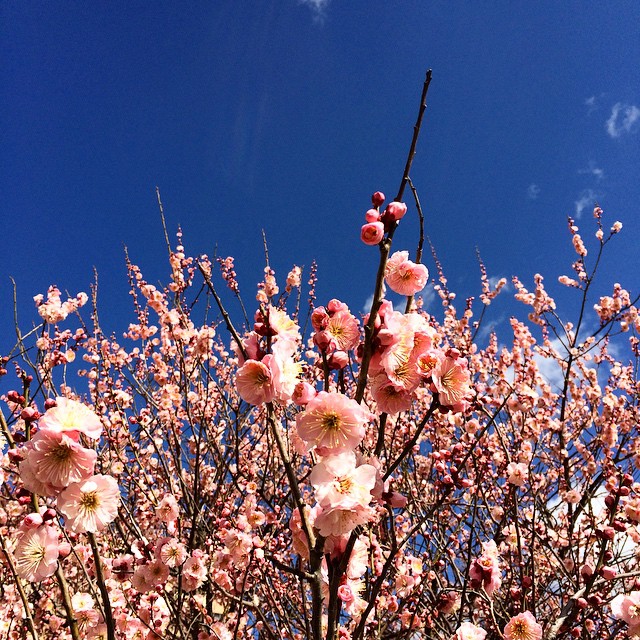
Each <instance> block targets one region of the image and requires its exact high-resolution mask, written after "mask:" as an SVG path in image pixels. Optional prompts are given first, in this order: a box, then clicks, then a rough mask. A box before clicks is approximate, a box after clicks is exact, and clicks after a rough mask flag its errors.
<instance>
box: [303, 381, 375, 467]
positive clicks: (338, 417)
mask: <svg viewBox="0 0 640 640" xmlns="http://www.w3.org/2000/svg"><path fill="white" fill-rule="evenodd" d="M370 419H371V414H370V413H369V412H368V411H366V410H365V409H364V408H363V407H361V406H360V405H359V404H358V403H357V402H356V401H355V400H351V399H350V398H347V396H345V395H342V394H341V393H329V392H326V391H320V393H318V395H317V396H316V397H315V398H313V400H311V401H310V402H309V403H308V404H307V406H306V408H305V411H303V412H301V413H299V414H298V415H297V416H296V426H297V429H298V435H299V436H300V438H302V439H303V440H304V441H305V442H306V443H307V445H308V447H309V448H312V447H314V446H315V447H317V449H318V453H319V454H320V455H327V454H331V453H339V452H340V451H342V450H343V449H354V448H355V447H356V446H357V445H358V444H359V443H360V441H361V440H362V438H363V437H364V434H365V424H366V423H367V422H368V421H369V420H370Z"/></svg>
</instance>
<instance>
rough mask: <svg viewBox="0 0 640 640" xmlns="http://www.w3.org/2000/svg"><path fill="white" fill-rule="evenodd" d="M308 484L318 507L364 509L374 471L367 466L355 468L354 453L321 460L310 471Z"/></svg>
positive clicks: (374, 481) (373, 478)
mask: <svg viewBox="0 0 640 640" xmlns="http://www.w3.org/2000/svg"><path fill="white" fill-rule="evenodd" d="M309 482H310V483H311V485H312V486H313V487H314V489H315V495H316V500H317V501H318V503H319V504H320V506H321V507H323V508H324V507H329V508H335V507H341V508H347V509H349V508H352V507H357V506H364V507H366V506H367V505H368V504H369V503H370V502H371V499H372V496H371V490H372V489H373V487H374V486H375V484H376V469H375V467H373V466H371V465H369V464H362V465H360V466H359V467H356V455H355V453H354V452H353V451H343V452H342V453H339V454H337V455H332V456H327V457H326V458H323V459H322V461H321V462H319V463H318V464H317V465H316V466H315V467H313V469H312V471H311V475H310V476H309Z"/></svg>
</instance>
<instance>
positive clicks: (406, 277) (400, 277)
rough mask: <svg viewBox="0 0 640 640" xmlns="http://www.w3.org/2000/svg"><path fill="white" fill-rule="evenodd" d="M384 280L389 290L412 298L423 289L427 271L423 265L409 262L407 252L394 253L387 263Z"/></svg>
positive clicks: (427, 276)
mask: <svg viewBox="0 0 640 640" xmlns="http://www.w3.org/2000/svg"><path fill="white" fill-rule="evenodd" d="M384 279H385V282H386V283H387V285H389V288H390V289H391V290H392V291H395V292H396V293H399V294H400V295H403V296H412V295H413V294H415V293H418V291H421V290H422V289H424V287H425V285H426V284H427V280H428V279H429V271H428V270H427V267H425V266H424V265H423V264H416V263H415V262H412V261H411V260H409V252H408V251H396V252H395V253H394V254H393V255H392V256H391V257H390V258H389V260H388V261H387V264H386V267H385V270H384Z"/></svg>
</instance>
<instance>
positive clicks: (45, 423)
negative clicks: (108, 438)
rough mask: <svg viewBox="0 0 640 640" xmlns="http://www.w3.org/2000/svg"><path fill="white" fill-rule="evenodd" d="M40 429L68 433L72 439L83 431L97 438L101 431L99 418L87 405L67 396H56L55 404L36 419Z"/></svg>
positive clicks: (86, 434)
mask: <svg viewBox="0 0 640 640" xmlns="http://www.w3.org/2000/svg"><path fill="white" fill-rule="evenodd" d="M38 427H39V428H40V429H47V430H48V431H55V432H64V433H68V435H69V437H71V438H73V439H74V440H77V439H78V434H80V433H83V434H84V435H85V436H87V437H88V438H92V439H94V440H97V439H99V438H100V434H101V433H102V423H101V422H100V418H99V417H98V416H97V415H96V414H95V413H94V412H93V411H91V409H89V407H87V406H85V405H84V404H82V402H78V401H77V400H70V399H69V398H64V397H60V396H59V397H57V398H56V406H55V407H51V408H50V409H47V411H45V413H44V414H43V415H42V416H41V418H40V419H39V420H38Z"/></svg>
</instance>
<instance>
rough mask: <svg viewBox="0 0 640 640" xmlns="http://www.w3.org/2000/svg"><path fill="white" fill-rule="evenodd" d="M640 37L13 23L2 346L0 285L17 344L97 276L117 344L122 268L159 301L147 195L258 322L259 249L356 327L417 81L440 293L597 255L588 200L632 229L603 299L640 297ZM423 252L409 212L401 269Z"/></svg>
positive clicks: (4, 143)
mask: <svg viewBox="0 0 640 640" xmlns="http://www.w3.org/2000/svg"><path fill="white" fill-rule="evenodd" d="M638 24H640V3H638V2H635V1H634V2H611V3H602V2H568V1H567V2H547V1H539V2H491V3H490V2H427V1H425V0H420V1H396V2H389V1H388V0H385V1H378V0H371V1H368V2H364V1H359V0H328V1H322V0H315V1H311V0H309V1H306V2H302V1H299V0H264V1H248V0H217V1H215V2H190V3H178V2H153V3H151V2H126V3H125V2H118V1H114V2H109V3H85V2H65V3H50V2H36V1H34V2H28V3H25V2H22V1H20V2H18V1H13V0H5V1H4V2H3V3H2V4H1V5H0V60H2V62H1V63H0V117H1V121H0V122H1V130H2V138H1V148H0V194H1V198H0V212H1V213H0V233H1V235H2V238H3V240H4V258H5V259H4V260H3V261H2V264H1V266H0V330H2V332H3V333H4V334H5V336H6V333H7V331H10V330H11V326H12V309H11V304H12V303H11V295H12V294H11V283H10V280H9V276H13V277H14V278H15V280H16V282H17V285H18V297H19V304H20V310H21V311H20V312H21V316H22V318H23V319H24V321H25V322H28V321H30V320H31V319H32V318H33V317H34V313H33V312H32V302H31V298H32V296H33V295H35V294H37V293H41V292H42V293H44V292H45V291H46V288H47V286H48V285H49V284H50V283H56V284H57V285H58V286H59V287H60V288H61V289H63V290H65V289H66V290H68V291H69V292H71V293H74V294H75V293H76V292H77V291H79V290H88V288H89V284H90V282H91V281H92V278H93V275H92V274H93V268H94V267H95V268H96V269H97V271H98V274H99V279H100V301H101V309H102V311H101V318H102V321H103V323H104V325H105V328H106V329H107V330H116V329H117V330H118V331H121V330H122V329H123V328H124V323H125V322H128V321H129V320H130V315H129V312H128V309H129V308H130V307H129V306H128V299H127V293H126V292H127V288H128V287H127V285H126V279H125V268H124V252H123V247H124V246H125V245H126V246H127V247H128V248H129V252H130V255H131V257H132V259H133V260H134V261H135V262H136V263H138V264H139V265H140V266H141V268H142V269H143V272H144V273H145V274H147V277H148V279H149V280H150V281H152V282H156V281H164V282H166V279H167V278H166V274H167V268H166V263H165V256H166V252H165V250H164V247H163V235H162V230H161V226H160V220H159V216H158V210H157V205H156V202H155V193H154V191H155V187H156V185H157V186H159V187H160V190H161V193H162V198H163V201H164V205H165V213H166V216H167V222H168V226H169V230H170V232H173V231H175V230H176V229H177V227H178V225H181V226H182V228H183V231H184V240H185V245H186V248H187V250H188V251H189V252H192V253H194V254H196V253H202V252H207V253H209V254H212V253H213V252H214V248H215V247H216V246H217V250H218V253H219V254H220V255H223V256H225V255H234V256H235V257H236V261H237V271H238V273H239V276H240V282H241V289H242V291H243V292H244V297H245V301H246V302H247V303H249V305H248V306H250V307H251V306H252V302H251V301H252V299H253V294H254V287H255V283H256V282H257V281H258V280H259V279H260V276H261V269H262V266H263V258H262V249H261V230H262V229H263V228H264V229H265V231H266V233H267V238H268V241H269V248H270V257H271V261H272V264H273V265H274V266H275V268H276V270H277V272H278V273H279V275H280V276H281V277H282V278H284V277H285V276H286V272H287V271H288V269H289V268H290V266H291V265H292V264H294V263H295V264H300V265H305V266H307V267H308V266H309V264H310V263H311V259H312V258H316V259H317V261H318V264H319V276H320V280H321V285H320V287H319V290H318V291H319V295H320V300H319V302H326V300H327V299H328V298H329V297H334V296H335V297H339V298H342V299H344V300H346V301H347V302H349V303H350V304H351V305H352V306H353V307H354V308H355V309H357V310H360V309H361V308H362V306H363V303H364V301H365V300H366V298H367V296H368V295H369V293H370V291H371V288H372V284H373V280H374V277H375V268H376V264H377V250H376V249H375V248H370V247H365V246H364V245H362V243H360V241H359V229H360V226H361V225H362V224H363V222H364V220H363V214H364V212H365V210H366V209H367V208H368V204H369V196H370V194H371V193H372V192H373V191H375V190H378V189H380V190H382V191H384V192H386V193H387V195H388V196H393V195H394V194H395V192H396V191H397V189H398V184H399V180H400V177H401V173H402V169H403V166H404V161H405V157H406V152H407V149H408V145H409V142H410V138H411V132H412V127H413V123H414V121H415V116H416V110H417V106H418V99H419V95H420V90H421V87H422V82H423V79H424V74H425V71H426V69H427V68H432V69H433V82H432V85H431V88H430V92H429V101H428V102H429V106H428V110H427V114H426V116H425V118H426V119H425V123H424V127H423V131H422V137H421V139H420V142H419V146H418V155H417V157H416V160H415V163H414V167H413V170H412V179H413V182H414V184H415V185H416V187H417V188H418V191H419V194H420V198H421V201H422V204H423V207H424V209H425V213H426V216H427V233H428V235H429V237H430V238H431V241H432V242H433V244H434V245H435V247H436V250H437V252H438V254H439V257H440V259H441V261H442V263H443V265H444V268H445V271H446V274H447V276H448V278H449V282H450V284H451V288H452V289H453V290H454V291H457V292H458V293H459V295H460V296H462V297H466V296H467V295H473V294H474V293H477V292H478V290H479V276H478V269H477V263H476V258H475V250H476V248H478V249H479V251H480V253H481V255H482V257H483V259H484V261H485V263H486V265H487V269H488V271H489V274H490V275H491V276H495V277H499V276H505V277H510V276H511V275H514V274H517V275H519V276H520V277H521V278H522V279H523V280H524V281H525V282H526V283H531V281H532V276H533V274H534V273H536V272H541V273H542V274H543V275H545V276H546V277H547V278H549V279H555V276H557V275H560V274H561V273H566V272H567V271H568V265H569V263H570V261H571V260H572V259H573V255H572V253H571V250H570V244H569V237H568V234H567V233H566V216H567V215H572V216H578V217H579V218H580V220H579V224H581V225H582V226H583V227H584V233H583V235H584V236H589V235H591V234H592V233H593V231H594V230H595V228H594V227H593V223H592V219H591V213H590V212H591V210H592V206H593V201H594V200H598V201H599V202H600V203H601V205H602V207H603V208H604V210H605V216H606V218H605V220H606V221H607V223H613V222H614V221H615V220H621V221H622V222H623V224H624V229H623V232H622V234H621V236H620V237H618V238H617V239H616V242H615V250H614V251H612V252H610V254H609V259H608V260H607V261H606V262H605V264H604V265H603V269H602V271H603V273H602V280H601V282H602V283H603V285H604V284H605V283H612V282H614V281H619V282H621V283H622V284H623V286H625V287H627V288H629V289H631V290H633V291H638V290H640V277H639V275H638V274H639V270H638V258H637V256H638V250H637V238H638V237H640V219H639V217H638V203H639V202H640V180H639V179H638V178H639V177H640V171H639V168H640V144H639V143H640V65H638V60H640V32H639V30H638V26H637V25H638ZM412 211H413V209H412ZM416 231H417V222H416V218H415V212H414V214H413V215H410V216H408V217H407V218H405V220H403V223H402V226H401V228H400V230H399V231H398V233H397V234H396V240H395V243H394V247H395V249H408V250H409V251H411V252H412V253H413V251H414V250H415V233H416ZM426 263H427V265H428V266H429V267H430V268H432V266H433V265H432V262H431V260H430V259H429V257H428V256H427V257H426ZM570 275H571V274H570ZM550 288H551V290H552V291H553V292H555V291H557V290H558V287H555V286H554V285H553V284H550ZM10 343H11V336H9V337H8V338H5V337H3V339H2V344H3V345H4V346H7V345H8V344H10ZM3 350H4V349H3Z"/></svg>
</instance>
